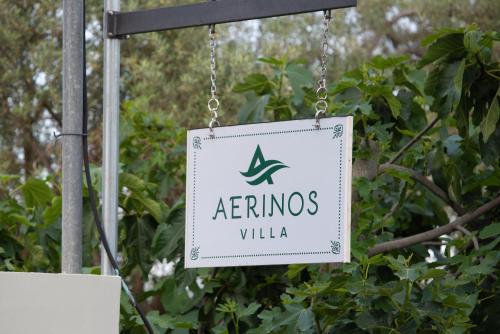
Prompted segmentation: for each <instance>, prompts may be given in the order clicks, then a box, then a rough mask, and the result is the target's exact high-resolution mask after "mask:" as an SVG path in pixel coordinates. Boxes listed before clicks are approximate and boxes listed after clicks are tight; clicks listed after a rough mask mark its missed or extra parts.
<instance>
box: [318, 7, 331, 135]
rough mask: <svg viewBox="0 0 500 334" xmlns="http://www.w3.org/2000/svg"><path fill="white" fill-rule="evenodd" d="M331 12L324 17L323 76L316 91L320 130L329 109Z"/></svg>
mask: <svg viewBox="0 0 500 334" xmlns="http://www.w3.org/2000/svg"><path fill="white" fill-rule="evenodd" d="M330 20H331V11H330V10H327V11H325V14H324V16H323V42H322V44H321V76H320V79H319V81H318V89H317V90H316V98H317V101H316V103H315V104H314V108H315V109H316V115H315V119H316V128H317V129H319V127H320V124H319V119H320V118H321V116H323V115H324V114H325V113H326V110H327V109H328V102H327V99H328V90H327V88H326V72H327V68H326V65H327V62H328V48H329V45H328V31H329V29H330Z"/></svg>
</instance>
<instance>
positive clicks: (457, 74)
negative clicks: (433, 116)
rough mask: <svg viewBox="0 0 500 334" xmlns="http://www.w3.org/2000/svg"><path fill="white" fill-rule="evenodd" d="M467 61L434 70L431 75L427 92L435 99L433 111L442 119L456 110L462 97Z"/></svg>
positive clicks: (427, 83)
mask: <svg viewBox="0 0 500 334" xmlns="http://www.w3.org/2000/svg"><path fill="white" fill-rule="evenodd" d="M464 71H465V59H463V60H462V61H459V62H455V63H452V64H446V65H443V66H440V67H437V68H436V69H434V70H433V71H432V72H431V74H430V75H429V77H428V79H427V82H426V85H425V92H426V93H427V94H429V95H432V96H433V97H435V101H434V104H433V106H432V110H433V111H434V112H438V113H439V115H440V116H441V117H444V116H446V115H447V114H448V113H449V112H451V111H452V110H456V109H457V107H458V105H459V103H460V99H461V97H462V84H463V77H464Z"/></svg>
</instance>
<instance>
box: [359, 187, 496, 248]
mask: <svg viewBox="0 0 500 334" xmlns="http://www.w3.org/2000/svg"><path fill="white" fill-rule="evenodd" d="M497 206H500V196H498V197H497V198H495V199H494V200H492V201H490V202H488V203H486V204H484V205H483V206H481V207H479V208H478V209H476V210H475V211H473V212H472V213H466V214H465V215H463V216H461V217H459V218H457V219H456V220H455V221H453V222H452V223H449V224H446V225H444V226H440V227H438V228H435V229H432V230H429V231H426V232H423V233H419V234H415V235H412V236H411V237H406V238H402V239H397V240H392V241H388V242H383V243H381V244H378V245H375V246H374V247H373V248H371V249H370V250H369V251H368V255H369V256H373V255H377V254H380V253H385V252H389V251H393V250H398V249H403V248H406V247H409V246H413V245H415V244H419V243H422V242H425V241H430V240H433V239H436V238H437V237H440V236H442V235H443V234H448V233H451V232H452V231H454V230H456V229H457V228H458V227H459V226H462V225H465V224H467V223H469V222H471V221H473V220H474V219H476V218H479V217H480V216H482V215H483V214H485V213H487V212H488V211H490V210H492V209H494V208H495V207H497Z"/></svg>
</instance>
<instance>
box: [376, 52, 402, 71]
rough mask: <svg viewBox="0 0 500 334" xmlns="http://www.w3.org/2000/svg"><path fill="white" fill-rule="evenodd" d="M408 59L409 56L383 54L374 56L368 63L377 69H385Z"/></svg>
mask: <svg viewBox="0 0 500 334" xmlns="http://www.w3.org/2000/svg"><path fill="white" fill-rule="evenodd" d="M408 59H410V57H409V56H407V55H404V56H395V57H384V56H375V57H373V58H372V59H371V61H370V65H372V66H373V67H374V68H376V69H378V70H385V69H388V68H391V67H394V66H396V65H399V64H402V63H404V62H406V61H408Z"/></svg>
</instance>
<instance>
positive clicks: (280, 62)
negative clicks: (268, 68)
mask: <svg viewBox="0 0 500 334" xmlns="http://www.w3.org/2000/svg"><path fill="white" fill-rule="evenodd" d="M257 60H258V61H260V62H262V63H266V64H271V65H275V66H283V65H285V62H284V61H283V60H280V59H276V58H273V57H262V58H259V59H257Z"/></svg>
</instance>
